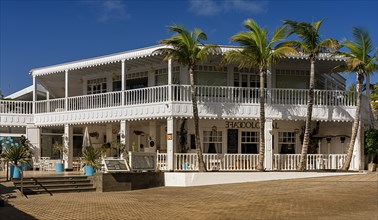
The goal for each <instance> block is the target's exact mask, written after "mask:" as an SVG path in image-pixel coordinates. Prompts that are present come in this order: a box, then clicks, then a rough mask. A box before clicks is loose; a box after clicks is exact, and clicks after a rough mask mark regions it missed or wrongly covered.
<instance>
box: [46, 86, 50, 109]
mask: <svg viewBox="0 0 378 220" xmlns="http://www.w3.org/2000/svg"><path fill="white" fill-rule="evenodd" d="M46 101H47V103H46V110H47V112H50V92H49V91H46Z"/></svg>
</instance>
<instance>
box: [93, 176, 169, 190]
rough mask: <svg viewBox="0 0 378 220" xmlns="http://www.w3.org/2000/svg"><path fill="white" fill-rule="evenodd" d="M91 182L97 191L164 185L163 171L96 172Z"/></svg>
mask: <svg viewBox="0 0 378 220" xmlns="http://www.w3.org/2000/svg"><path fill="white" fill-rule="evenodd" d="M93 184H94V186H95V187H96V191H97V192H114V191H130V190H136V189H148V188H152V187H159V186H164V173H160V172H145V173H96V175H95V176H94V177H93Z"/></svg>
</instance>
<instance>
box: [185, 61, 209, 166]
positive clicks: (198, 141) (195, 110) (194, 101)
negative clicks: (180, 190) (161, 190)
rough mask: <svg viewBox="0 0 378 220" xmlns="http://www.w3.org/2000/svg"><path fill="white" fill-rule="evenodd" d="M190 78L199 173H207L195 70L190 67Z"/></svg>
mask: <svg viewBox="0 0 378 220" xmlns="http://www.w3.org/2000/svg"><path fill="white" fill-rule="evenodd" d="M189 76H190V88H191V94H192V106H193V119H194V130H195V139H196V152H197V157H198V165H199V172H206V166H205V163H204V161H203V156H202V147H201V139H200V132H199V117H198V107H197V94H196V87H195V84H194V70H193V66H190V65H189Z"/></svg>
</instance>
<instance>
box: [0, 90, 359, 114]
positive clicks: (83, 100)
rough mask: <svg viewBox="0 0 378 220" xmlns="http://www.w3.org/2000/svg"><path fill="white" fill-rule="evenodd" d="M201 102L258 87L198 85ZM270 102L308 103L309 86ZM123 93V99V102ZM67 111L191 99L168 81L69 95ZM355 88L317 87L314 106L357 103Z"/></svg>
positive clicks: (233, 99) (51, 104) (255, 98)
mask: <svg viewBox="0 0 378 220" xmlns="http://www.w3.org/2000/svg"><path fill="white" fill-rule="evenodd" d="M196 91H197V99H198V102H199V103H209V102H210V103H211V102H215V103H234V104H258V103H259V93H260V91H259V89H258V88H241V87H227V86H196ZM265 93H266V100H265V102H266V103H267V104H271V105H306V104H307V95H308V90H303V89H269V90H268V89H266V90H265ZM122 97H124V101H123V102H122ZM67 101H68V106H67V107H68V108H67V109H68V111H77V110H85V109H94V108H109V107H115V106H121V105H122V103H124V105H129V106H130V105H141V104H150V103H162V102H169V101H172V102H190V101H191V93H190V86H188V85H171V86H168V85H165V86H155V87H147V88H140V89H133V90H126V91H119V92H109V93H101V94H95V95H82V96H75V97H69V98H68V99H67ZM355 103H356V94H355V92H345V91H338V90H315V91H314V105H315V106H354V105H355ZM59 111H65V98H59V99H50V100H42V101H36V113H47V112H59ZM0 112H1V113H15V114H31V113H32V102H30V101H9V100H0Z"/></svg>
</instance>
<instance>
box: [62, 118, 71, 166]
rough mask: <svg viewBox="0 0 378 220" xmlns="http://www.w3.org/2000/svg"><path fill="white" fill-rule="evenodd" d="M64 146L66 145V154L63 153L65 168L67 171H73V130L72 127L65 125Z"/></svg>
mask: <svg viewBox="0 0 378 220" xmlns="http://www.w3.org/2000/svg"><path fill="white" fill-rule="evenodd" d="M63 144H64V152H63V160H64V168H65V169H66V170H72V160H73V129H72V126H70V125H68V124H65V125H64V134H63Z"/></svg>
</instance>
